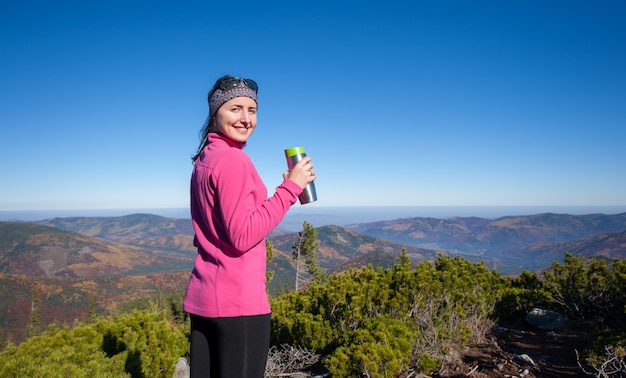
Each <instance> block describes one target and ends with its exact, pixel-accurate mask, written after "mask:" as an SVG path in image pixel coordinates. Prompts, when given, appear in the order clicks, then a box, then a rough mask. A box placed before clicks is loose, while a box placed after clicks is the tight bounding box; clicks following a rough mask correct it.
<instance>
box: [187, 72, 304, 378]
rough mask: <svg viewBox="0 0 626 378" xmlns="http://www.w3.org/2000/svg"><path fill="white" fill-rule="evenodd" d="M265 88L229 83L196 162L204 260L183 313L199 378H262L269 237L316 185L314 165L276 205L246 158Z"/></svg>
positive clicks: (194, 212) (277, 196)
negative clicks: (186, 316) (309, 186)
mask: <svg viewBox="0 0 626 378" xmlns="http://www.w3.org/2000/svg"><path fill="white" fill-rule="evenodd" d="M257 93H258V86H257V84H256V83H255V82H254V81H252V80H250V79H242V78H238V77H233V76H224V77H222V78H220V79H218V80H217V82H216V83H215V85H214V86H213V88H212V89H211V91H210V92H209V95H208V101H209V116H208V118H207V121H206V123H205V125H204V128H203V131H202V140H201V142H200V146H199V148H198V151H197V153H196V155H195V156H194V158H193V160H194V168H193V173H192V175H191V219H192V222H193V227H194V231H195V238H194V245H195V246H196V247H197V249H198V256H197V257H196V261H195V264H194V269H193V272H192V274H191V278H190V280H189V284H188V286H187V291H186V293H185V298H184V300H183V307H184V309H185V311H187V312H188V313H189V314H190V316H191V351H190V352H191V353H190V354H191V378H198V377H211V378H220V377H221V378H244V377H245V378H247V377H258V378H262V377H263V374H264V371H265V364H266V361H267V353H268V349H269V339H270V312H271V311H270V306H269V301H268V298H267V292H266V288H265V271H266V268H265V262H266V253H267V252H266V249H265V237H266V236H267V235H268V234H269V233H270V232H271V231H272V230H273V229H274V228H275V227H276V226H277V225H278V224H279V223H280V221H281V220H282V219H283V217H284V216H285V214H286V213H287V211H288V210H289V207H290V206H291V205H293V204H294V203H295V202H296V200H297V198H298V195H299V194H300V193H302V190H303V188H304V187H305V186H306V185H307V184H309V183H310V182H312V181H313V180H315V173H314V172H313V169H312V168H313V164H312V163H311V159H310V158H309V157H306V158H305V159H303V160H302V161H300V162H299V163H298V164H296V165H295V166H294V167H293V169H291V171H286V172H284V173H283V182H282V183H281V184H280V185H279V186H278V187H277V188H276V191H275V192H274V194H273V195H272V196H270V197H269V198H268V192H267V189H266V187H265V185H264V184H263V182H262V181H261V178H260V177H259V174H258V173H257V170H256V168H255V167H254V165H253V164H252V162H251V160H250V158H249V157H248V156H247V155H246V154H245V153H244V151H243V148H244V147H245V145H246V143H247V142H248V139H249V138H250V136H251V135H252V133H253V132H254V131H255V129H256V124H257V109H258V98H257Z"/></svg>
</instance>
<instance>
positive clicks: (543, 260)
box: [348, 213, 626, 273]
mask: <svg viewBox="0 0 626 378" xmlns="http://www.w3.org/2000/svg"><path fill="white" fill-rule="evenodd" d="M348 228H349V229H351V230H353V231H356V232H359V233H362V234H366V235H371V236H375V237H378V238H381V239H386V240H390V241H394V242H397V243H403V244H409V245H415V246H421V247H424V248H429V249H434V250H443V251H446V252H448V253H451V254H459V255H462V256H466V257H467V258H468V259H470V260H472V259H474V260H475V259H480V260H483V261H486V262H490V261H491V262H492V263H494V264H502V263H503V264H505V265H506V266H507V270H510V271H508V272H507V273H514V272H518V273H519V272H521V270H522V269H528V270H531V271H533V270H536V269H540V268H542V267H546V266H549V265H550V263H551V262H552V261H562V259H563V256H564V254H565V252H571V251H569V250H568V249H566V248H574V244H562V243H564V242H567V241H572V240H577V239H585V238H590V237H594V236H596V235H601V234H606V233H619V232H621V231H625V230H626V213H622V214H616V215H605V214H590V215H567V214H552V213H546V214H538V215H530V216H509V217H502V218H498V219H495V220H490V219H483V218H476V217H468V218H450V219H435V218H410V219H398V220H390V221H381V222H372V223H363V224H356V225H352V226H349V227H348ZM603 240H604V242H607V243H608V242H610V239H603ZM537 243H542V245H543V247H542V248H545V249H550V248H552V252H550V253H548V252H545V253H530V251H531V250H532V248H531V246H532V245H534V244H537ZM553 243H557V244H553ZM605 247H606V248H605V249H604V252H603V253H604V255H605V256H608V255H610V256H614V257H617V258H626V250H624V249H623V248H622V249H620V248H619V247H618V246H617V244H615V243H612V244H611V246H609V245H606V246H605ZM535 248H537V247H535ZM576 249H577V250H578V248H576ZM581 251H582V249H581ZM586 251H587V252H589V251H590V249H586Z"/></svg>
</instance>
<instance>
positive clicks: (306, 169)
mask: <svg viewBox="0 0 626 378" xmlns="http://www.w3.org/2000/svg"><path fill="white" fill-rule="evenodd" d="M283 178H284V179H285V180H291V181H293V182H295V183H296V184H298V185H299V186H300V187H301V188H302V189H304V188H305V187H306V186H307V185H308V184H309V183H311V182H313V181H314V180H315V178H316V176H315V171H313V163H311V158H310V157H308V156H305V157H304V159H302V160H300V161H299V162H298V163H296V165H294V166H293V168H291V170H290V171H285V172H284V173H283Z"/></svg>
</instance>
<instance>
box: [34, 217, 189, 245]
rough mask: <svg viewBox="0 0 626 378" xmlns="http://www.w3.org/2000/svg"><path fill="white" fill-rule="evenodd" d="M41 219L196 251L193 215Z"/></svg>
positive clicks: (106, 236)
mask: <svg viewBox="0 0 626 378" xmlns="http://www.w3.org/2000/svg"><path fill="white" fill-rule="evenodd" d="M37 223H38V224H40V225H45V226H51V227H56V228H60V229H63V230H69V231H74V232H77V233H79V234H82V235H86V236H91V237H93V238H97V239H101V240H106V241H109V242H113V243H124V244H131V245H136V246H148V247H151V248H157V249H162V250H172V251H190V252H195V251H196V249H195V247H194V246H193V226H192V224H191V220H190V219H178V218H166V217H162V216H158V215H152V214H131V215H127V216H122V217H69V218H52V219H46V220H43V221H40V222H37Z"/></svg>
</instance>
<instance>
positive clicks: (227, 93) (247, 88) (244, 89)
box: [191, 75, 258, 161]
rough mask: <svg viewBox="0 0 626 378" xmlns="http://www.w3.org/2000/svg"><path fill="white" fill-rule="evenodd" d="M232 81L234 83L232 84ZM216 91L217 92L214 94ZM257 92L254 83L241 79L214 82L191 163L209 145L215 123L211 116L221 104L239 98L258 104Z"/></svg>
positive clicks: (226, 77)
mask: <svg viewBox="0 0 626 378" xmlns="http://www.w3.org/2000/svg"><path fill="white" fill-rule="evenodd" d="M233 81H234V82H235V83H233ZM237 83H241V84H244V85H239V84H237ZM216 91H219V92H218V93H215V92H216ZM257 91H258V86H257V85H256V83H255V82H254V81H252V80H249V79H241V78H238V77H235V76H231V75H224V76H222V77H220V78H219V79H217V80H216V81H215V84H213V88H211V90H210V91H209V94H208V96H207V101H208V102H209V116H208V117H207V119H206V121H205V122H204V126H202V130H201V131H200V145H199V146H198V150H197V151H196V153H195V155H194V156H193V157H192V158H191V159H192V160H193V161H196V160H197V159H198V157H200V154H201V153H202V150H203V149H204V147H206V145H207V144H208V143H209V133H211V132H213V131H216V130H215V122H213V118H214V117H213V116H214V115H215V113H216V112H217V109H219V107H220V106H222V104H224V103H225V102H226V101H228V100H230V99H231V98H234V97H239V96H246V97H250V98H252V99H253V100H254V101H257V102H258V100H257ZM214 94H215V96H214ZM212 97H213V98H212Z"/></svg>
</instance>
